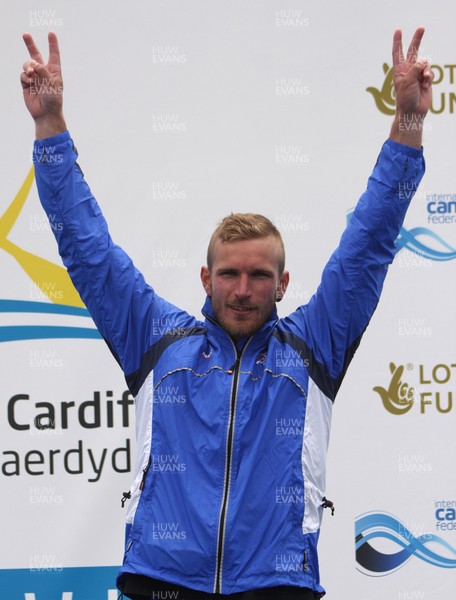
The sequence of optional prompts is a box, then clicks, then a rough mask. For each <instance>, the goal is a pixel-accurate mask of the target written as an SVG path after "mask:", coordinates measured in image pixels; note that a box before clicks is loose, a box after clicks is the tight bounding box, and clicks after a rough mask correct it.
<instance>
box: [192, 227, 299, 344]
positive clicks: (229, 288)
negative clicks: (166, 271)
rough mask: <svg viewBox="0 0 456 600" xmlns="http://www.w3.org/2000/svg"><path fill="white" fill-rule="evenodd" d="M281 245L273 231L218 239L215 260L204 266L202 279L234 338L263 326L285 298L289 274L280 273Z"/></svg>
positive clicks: (214, 308)
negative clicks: (232, 240)
mask: <svg viewBox="0 0 456 600" xmlns="http://www.w3.org/2000/svg"><path fill="white" fill-rule="evenodd" d="M279 264H280V245H279V242H278V240H277V239H276V238H275V237H274V236H272V235H270V236H267V237H262V238H255V239H251V240H239V241H234V242H218V243H217V244H216V246H215V248H214V253H213V264H212V268H211V270H210V271H209V269H208V267H202V269H201V281H202V282H203V287H204V289H205V290H206V293H207V295H208V296H210V297H211V299H212V308H213V310H214V314H215V316H216V317H217V320H218V322H219V323H220V325H221V326H222V327H223V328H224V329H225V331H227V332H228V333H229V335H230V336H231V337H232V338H233V339H239V338H241V337H242V336H248V335H251V334H252V333H254V332H255V331H258V330H259V329H261V327H262V326H263V325H264V323H265V322H266V321H267V319H268V318H269V316H270V315H271V313H272V311H273V309H274V305H275V302H276V301H277V300H279V299H281V298H282V296H283V294H284V293H285V290H286V288H287V285H288V280H289V274H288V272H287V271H284V272H283V273H282V274H280V273H279Z"/></svg>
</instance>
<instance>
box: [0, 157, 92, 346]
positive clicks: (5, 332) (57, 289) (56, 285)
mask: <svg viewBox="0 0 456 600" xmlns="http://www.w3.org/2000/svg"><path fill="white" fill-rule="evenodd" d="M33 179H34V170H33V167H32V168H31V169H30V171H29V173H28V175H27V177H26V178H25V180H24V183H23V184H22V186H21V188H20V190H19V192H18V193H17V194H16V197H15V198H14V199H13V201H12V202H11V204H10V205H9V206H8V207H7V209H6V211H5V212H4V214H3V215H2V217H0V249H2V250H4V251H5V252H7V253H8V254H9V255H10V256H12V257H13V258H14V259H15V260H16V261H17V263H18V264H19V266H20V267H21V268H22V269H23V271H25V273H26V275H27V276H28V278H29V279H30V280H31V290H33V291H34V297H37V298H39V300H40V301H33V300H23V299H17V300H14V299H0V313H10V314H20V313H25V314H27V315H29V318H30V320H31V321H33V320H35V321H36V315H42V316H43V315H55V319H56V322H57V323H60V324H55V325H54V324H53V325H48V324H46V325H44V324H30V325H23V324H20V325H19V324H18V325H0V342H13V341H18V340H36V339H48V338H92V339H99V338H100V337H101V336H100V334H99V333H98V331H97V330H96V329H95V328H94V327H93V323H92V322H91V321H90V322H87V321H88V319H90V315H89V312H88V310H87V309H86V308H85V307H84V304H83V302H82V300H81V298H80V296H79V294H78V292H77V291H76V289H75V288H74V286H73V284H72V282H71V280H70V277H69V275H68V273H67V271H66V269H65V268H63V267H61V266H59V265H56V264H54V263H52V262H50V261H48V260H46V259H44V258H41V257H40V256H37V255H36V254H32V253H31V252H28V251H26V250H24V249H23V248H21V247H20V246H18V245H17V244H15V243H14V242H12V241H11V240H10V239H8V236H9V234H10V232H11V230H12V229H13V226H14V224H15V223H16V221H17V218H18V216H19V214H20V213H21V211H22V209H23V207H24V204H25V201H26V200H27V197H28V195H29V192H30V188H31V187H32V183H33ZM73 317H82V318H83V321H84V325H83V326H81V327H78V326H74V325H65V324H64V323H65V321H67V323H68V320H70V321H72V320H73V321H74V319H73ZM47 319H48V317H46V320H47ZM18 320H21V321H22V320H23V319H22V318H18ZM62 323H63V324H62ZM85 325H91V326H89V327H87V326H85Z"/></svg>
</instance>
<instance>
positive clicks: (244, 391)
mask: <svg viewBox="0 0 456 600" xmlns="http://www.w3.org/2000/svg"><path fill="white" fill-rule="evenodd" d="M36 144H37V145H38V147H39V149H38V151H37V152H36V154H35V156H36V157H37V162H36V180H37V184H38V190H39V194H40V198H41V201H42V204H43V206H44V208H45V210H46V212H47V213H48V215H49V216H50V218H51V219H52V223H53V228H52V229H53V231H54V233H55V235H56V238H57V240H58V244H59V250H60V254H61V256H62V258H63V261H64V264H65V265H66V267H67V269H68V271H69V274H70V276H71V278H72V280H73V282H74V284H75V286H76V288H77V289H78V291H79V293H80V295H81V297H82V299H83V301H84V303H85V304H86V306H87V307H88V309H89V310H90V313H91V315H92V317H93V319H94V321H95V323H96V325H97V327H98V329H99V331H100V332H101V334H102V336H103V337H104V339H105V340H106V342H107V343H108V345H109V348H110V349H111V351H112V352H113V354H114V356H115V357H116V359H117V361H118V362H119V363H120V365H121V367H122V369H123V371H124V373H125V376H126V380H127V383H128V386H129V389H130V390H131V392H132V393H133V394H134V396H135V397H136V410H137V436H138V439H137V449H138V456H137V461H136V467H135V473H134V481H133V484H132V488H131V493H132V498H131V500H130V502H129V508H128V515H127V528H126V549H125V557H124V563H123V566H122V568H121V571H120V574H119V579H118V584H119V586H120V587H121V586H122V581H123V576H124V574H125V573H138V574H142V575H146V576H148V577H151V578H154V579H161V580H164V581H168V582H171V583H176V584H181V585H184V586H187V587H190V588H193V589H198V590H203V591H206V592H220V593H224V594H229V593H234V592H238V591H242V590H248V589H255V588H261V587H271V586H278V585H293V586H300V587H309V588H312V589H314V590H316V591H317V592H320V593H323V592H324V590H323V588H322V587H321V586H320V580H319V569H318V558H317V541H318V536H319V530H320V523H321V518H322V510H323V508H322V503H323V497H324V496H325V460H326V451H327V445H328V438H329V430H330V421H331V411H332V405H333V401H334V399H335V397H336V394H337V391H338V389H339V386H340V384H341V381H342V379H343V377H344V374H345V372H346V369H347V367H348V364H349V363H350V360H351V359H352V357H353V354H354V352H355V350H356V348H357V346H358V344H359V342H360V339H361V336H362V334H363V332H364V330H365V328H366V326H367V324H368V322H369V320H370V318H371V316H372V313H373V312H374V310H375V307H376V305H377V302H378V299H379V296H380V292H381V289H382V285H383V281H384V278H385V275H386V272H387V268H388V264H389V263H390V262H391V261H392V259H393V257H394V254H395V243H394V242H395V238H396V237H397V235H398V232H399V229H400V226H401V224H402V221H403V218H404V215H405V212H406V210H407V206H408V203H409V200H410V194H409V193H408V194H406V196H408V198H403V197H401V196H402V195H404V194H403V193H402V194H401V190H410V189H416V187H417V185H418V183H419V181H420V178H421V177H422V174H423V172H424V160H423V157H422V151H421V150H417V149H413V148H409V147H405V146H401V145H400V144H397V143H394V142H391V141H387V142H386V143H385V144H384V146H383V148H382V151H381V153H380V156H379V159H378V161H377V164H376V166H375V168H374V171H373V173H372V175H371V177H370V179H369V182H368V187H367V190H366V192H365V193H364V194H363V196H362V197H361V199H360V201H359V203H358V205H357V207H356V209H355V211H354V213H353V215H352V217H351V219H350V222H349V224H348V226H347V229H346V231H345V232H344V234H343V236H342V238H341V241H340V245H339V247H338V249H337V250H336V251H335V252H334V254H333V255H332V257H331V258H330V260H329V262H328V264H327V266H326V267H325V269H324V272H323V276H322V280H321V284H320V286H319V288H318V290H317V292H316V293H315V294H314V296H313V297H312V298H311V300H310V302H309V303H308V304H307V305H305V306H301V307H299V308H298V309H297V310H296V311H295V312H293V313H292V314H290V315H289V316H287V317H285V318H282V319H279V318H278V317H277V314H276V313H275V312H274V314H272V315H271V316H270V318H269V320H268V321H267V323H265V325H264V326H263V327H262V329H261V330H260V331H258V332H257V333H256V334H254V335H253V336H252V337H251V338H250V339H249V340H247V342H246V343H245V346H244V347H243V349H242V351H238V350H237V348H236V346H235V344H234V343H233V342H232V340H231V339H230V337H229V336H228V335H227V333H226V332H225V331H224V330H223V329H222V328H221V327H220V326H219V325H218V324H217V320H216V318H215V316H214V313H213V311H212V307H211V301H210V298H208V299H207V300H206V303H205V305H204V308H203V314H204V317H205V320H204V321H201V320H198V319H196V318H195V317H193V316H191V315H189V314H187V313H186V312H185V311H183V310H181V309H179V308H177V307H175V306H173V305H172V304H170V303H169V302H166V301H165V300H163V299H162V298H161V297H159V296H158V295H157V294H156V293H155V292H154V290H153V289H152V288H151V287H150V286H149V285H147V284H146V283H145V281H144V279H143V277H142V275H141V274H140V273H139V272H138V271H137V270H136V269H135V267H134V265H133V264H132V262H131V260H130V259H129V257H128V256H127V255H126V254H125V252H124V251H123V250H121V249H120V248H119V247H118V246H116V245H115V244H114V243H113V242H112V240H111V238H110V236H109V233H108V229H107V225H106V222H105V220H104V218H103V216H102V214H101V212H100V209H99V207H98V205H97V203H96V201H95V199H94V198H93V196H92V194H91V192H90V189H89V187H88V185H87V184H86V182H85V181H84V179H83V175H82V172H81V171H80V169H79V167H78V166H77V163H76V158H77V153H76V150H75V148H74V146H73V143H72V141H71V139H70V137H69V134H68V132H65V133H62V134H59V135H58V136H54V137H53V138H48V139H45V140H41V141H39V142H36ZM46 148H48V150H46ZM55 156H59V157H60V158H59V160H58V161H57V160H56V159H55Z"/></svg>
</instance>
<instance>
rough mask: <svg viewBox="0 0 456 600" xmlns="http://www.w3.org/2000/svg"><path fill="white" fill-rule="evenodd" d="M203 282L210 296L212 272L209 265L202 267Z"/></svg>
mask: <svg viewBox="0 0 456 600" xmlns="http://www.w3.org/2000/svg"><path fill="white" fill-rule="evenodd" d="M200 277H201V283H202V284H203V288H204V291H205V292H206V294H207V295H208V296H211V295H212V285H211V274H210V271H209V268H208V267H201V273H200Z"/></svg>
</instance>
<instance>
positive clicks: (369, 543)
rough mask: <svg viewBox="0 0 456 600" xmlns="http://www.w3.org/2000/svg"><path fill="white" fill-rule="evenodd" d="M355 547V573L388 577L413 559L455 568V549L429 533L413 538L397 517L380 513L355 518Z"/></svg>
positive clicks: (411, 533)
mask: <svg viewBox="0 0 456 600" xmlns="http://www.w3.org/2000/svg"><path fill="white" fill-rule="evenodd" d="M392 544H395V545H396V551H393V550H392ZM355 548H356V562H357V563H358V570H359V571H361V572H362V573H364V574H365V575H370V576H376V577H378V576H384V575H389V574H391V573H393V572H394V571H396V570H397V569H399V568H400V567H402V566H403V565H405V563H407V562H408V561H410V560H412V558H416V559H418V560H422V561H423V562H425V563H428V564H429V565H432V566H434V567H439V568H441V569H455V568H456V548H454V547H453V546H451V545H450V544H448V542H446V541H445V540H443V539H442V538H440V537H439V536H437V535H434V534H432V533H424V534H422V535H415V534H414V533H413V531H411V530H410V529H409V528H408V527H407V526H406V525H405V524H404V523H401V522H400V521H399V520H398V519H396V517H394V516H393V515H389V514H387V513H383V512H370V513H366V514H364V515H361V516H359V517H357V519H356V521H355Z"/></svg>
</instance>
